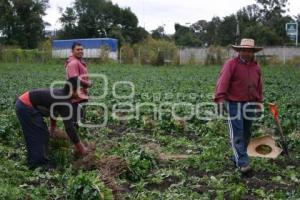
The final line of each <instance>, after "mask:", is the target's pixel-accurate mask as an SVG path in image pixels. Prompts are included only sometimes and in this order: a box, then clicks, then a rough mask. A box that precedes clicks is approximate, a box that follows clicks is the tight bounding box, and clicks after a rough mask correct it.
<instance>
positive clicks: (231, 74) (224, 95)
mask: <svg viewBox="0 0 300 200" xmlns="http://www.w3.org/2000/svg"><path fill="white" fill-rule="evenodd" d="M262 88H263V83H262V75H261V68H260V66H259V65H258V64H257V62H256V61H252V62H248V63H246V62H244V61H243V60H242V59H240V58H239V57H236V58H233V59H229V60H228V61H227V62H226V63H225V64H224V66H223V68H222V70H221V73H220V77H219V79H218V82H217V86H216V92H215V98H214V101H215V102H216V103H222V102H224V101H236V102H262V101H263V89H262Z"/></svg>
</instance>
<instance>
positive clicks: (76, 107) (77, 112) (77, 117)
mask: <svg viewBox="0 0 300 200" xmlns="http://www.w3.org/2000/svg"><path fill="white" fill-rule="evenodd" d="M86 102H88V100H83V101H81V102H76V103H72V108H73V120H74V121H73V123H74V126H75V128H76V129H78V128H79V125H78V122H79V121H81V122H83V121H82V120H84V117H85V105H82V104H84V103H86Z"/></svg>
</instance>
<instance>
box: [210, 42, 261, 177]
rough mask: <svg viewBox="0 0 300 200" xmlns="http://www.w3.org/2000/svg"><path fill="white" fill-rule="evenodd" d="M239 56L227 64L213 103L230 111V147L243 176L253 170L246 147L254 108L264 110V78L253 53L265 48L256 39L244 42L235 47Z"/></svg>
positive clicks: (218, 83) (223, 69) (219, 80)
mask: <svg viewBox="0 0 300 200" xmlns="http://www.w3.org/2000/svg"><path fill="white" fill-rule="evenodd" d="M232 47H233V49H234V50H235V51H237V52H238V53H239V54H238V56H237V57H236V58H232V59H229V60H228V61H226V62H225V64H224V66H223V68H222V70H221V73H220V77H219V79H218V82H217V86H216V93H215V98H214V101H215V102H216V103H218V104H219V108H223V107H224V105H225V104H226V106H227V110H228V116H229V120H228V124H229V133H230V140H231V145H232V149H233V153H234V161H235V164H236V166H237V167H238V168H239V169H240V171H241V172H242V173H246V172H249V171H250V170H251V168H250V165H249V157H248V154H247V146H248V144H249V141H250V137H251V126H252V121H253V118H254V116H255V109H256V108H257V107H259V108H260V109H261V108H262V104H261V103H262V102H263V94H262V76H261V68H260V66H259V64H258V63H257V62H256V61H255V60H254V54H255V53H256V52H258V51H260V50H262V48H260V47H256V46H255V42H254V40H253V39H242V40H241V44H240V45H239V46H235V45H232Z"/></svg>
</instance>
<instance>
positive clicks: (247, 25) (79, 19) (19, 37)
mask: <svg viewBox="0 0 300 200" xmlns="http://www.w3.org/2000/svg"><path fill="white" fill-rule="evenodd" d="M48 7H49V1H48V0H0V44H2V45H8V46H19V47H21V48H24V49H33V48H37V47H38V46H39V44H40V43H41V42H42V41H44V40H45V39H46V38H45V27H46V26H48V25H49V24H48V23H47V22H45V21H43V19H42V18H43V16H45V15H46V9H47V8H48ZM287 11H288V0H256V4H253V5H248V6H246V7H244V8H241V9H240V10H238V11H237V12H236V13H233V14H231V15H228V16H225V17H223V18H220V17H217V16H216V17H213V18H212V19H211V20H210V21H206V20H199V21H197V22H195V23H192V24H191V25H190V26H184V25H181V24H175V25H174V26H175V33H174V34H173V35H167V34H166V33H165V31H164V27H163V26H158V28H157V29H155V30H153V31H151V32H150V33H149V32H147V31H146V30H145V29H144V28H143V27H140V26H138V18H137V17H136V15H135V14H134V13H133V12H132V11H131V10H130V8H120V7H119V6H118V5H117V4H113V3H112V2H111V1H110V0H75V2H74V4H73V5H72V6H71V7H67V8H66V9H64V10H62V12H61V16H60V18H59V21H60V22H61V24H62V28H61V29H60V30H58V31H57V35H56V39H71V38H98V37H111V38H117V39H118V40H119V42H120V44H121V45H122V44H125V43H126V44H136V43H140V42H142V41H144V40H145V39H146V38H148V37H152V38H154V39H163V40H170V41H175V43H176V45H177V46H184V47H207V46H211V45H220V46H226V45H228V44H232V43H237V42H238V41H239V40H240V38H243V37H251V38H254V39H256V41H257V43H258V44H259V45H269V46H274V45H288V44H291V40H290V38H289V37H288V36H287V34H286V31H285V24H286V23H287V22H293V21H297V22H298V23H300V14H298V15H297V16H289V15H286V13H287Z"/></svg>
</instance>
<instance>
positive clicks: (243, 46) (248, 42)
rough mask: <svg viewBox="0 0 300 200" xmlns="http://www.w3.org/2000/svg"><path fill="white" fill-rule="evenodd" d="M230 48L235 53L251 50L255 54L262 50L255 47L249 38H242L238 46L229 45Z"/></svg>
mask: <svg viewBox="0 0 300 200" xmlns="http://www.w3.org/2000/svg"><path fill="white" fill-rule="evenodd" d="M231 46H232V48H233V49H234V50H235V51H240V50H241V49H253V50H254V52H255V53H256V52H259V51H261V50H262V49H263V48H262V47H256V46H255V41H254V40H253V39H249V38H243V39H242V40H241V44H240V45H231Z"/></svg>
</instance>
